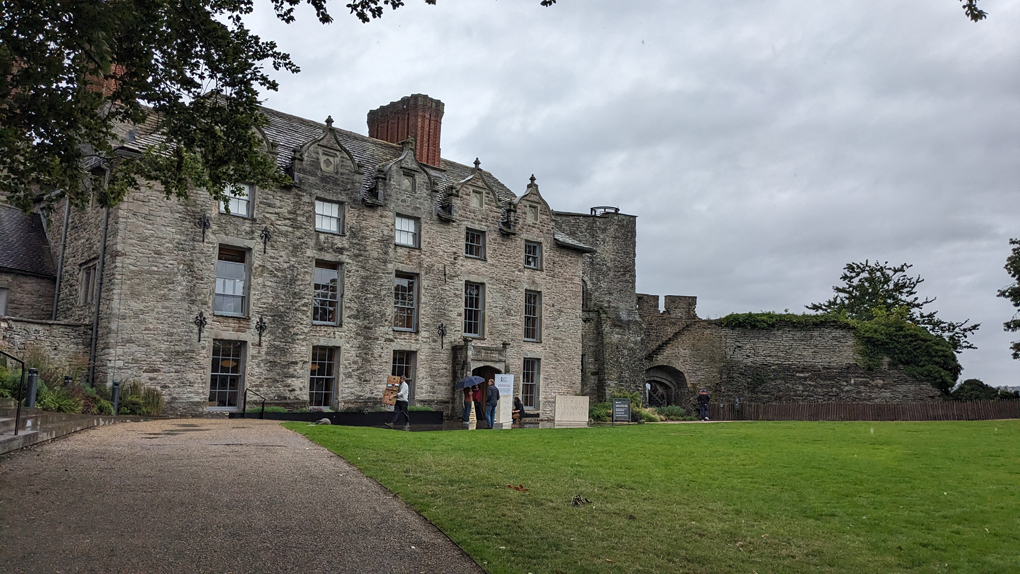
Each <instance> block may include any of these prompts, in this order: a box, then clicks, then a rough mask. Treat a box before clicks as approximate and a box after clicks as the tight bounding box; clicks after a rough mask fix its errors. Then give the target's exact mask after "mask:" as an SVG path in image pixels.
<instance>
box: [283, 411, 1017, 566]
mask: <svg viewBox="0 0 1020 574" xmlns="http://www.w3.org/2000/svg"><path fill="white" fill-rule="evenodd" d="M286 426H287V427H288V428H290V429H293V430H295V431H297V432H300V433H303V434H305V435H306V436H308V438H310V439H311V440H313V441H315V442H317V443H318V444H321V445H323V446H325V447H326V448H328V449H330V450H332V451H333V452H335V453H337V454H339V455H341V456H343V457H344V458H345V459H347V460H348V461H350V462H351V463H353V464H354V465H356V466H357V467H358V468H360V469H361V470H362V471H363V472H364V473H365V474H367V475H368V476H371V477H373V478H375V479H376V480H378V481H379V482H380V483H382V484H383V485H384V486H386V488H388V489H390V490H392V491H393V492H395V493H397V494H398V495H399V496H400V497H401V498H402V499H403V500H405V501H407V502H408V503H409V504H410V505H411V506H413V507H414V508H415V509H417V510H418V511H419V512H421V513H422V514H423V515H424V516H426V517H427V518H428V519H429V520H431V521H432V522H433V523H435V524H436V525H437V526H438V527H439V528H441V529H442V530H443V531H444V532H446V533H447V534H448V535H449V536H450V537H451V538H452V539H453V540H454V541H455V542H456V543H457V544H459V545H460V546H461V547H462V548H464V549H465V550H466V551H467V552H468V553H470V554H471V555H472V556H473V557H475V559H477V560H478V562H479V563H480V564H483V565H484V566H485V567H486V568H487V569H489V570H490V571H492V572H497V573H502V572H514V573H516V572H534V573H536V574H537V573H539V572H543V573H544V572H570V573H573V572H748V573H751V572H758V573H760V574H764V573H765V572H903V571H919V572H945V571H954V572H956V571H969V572H1017V571H1020V550H1018V548H1020V512H1018V508H1020V496H1018V495H1020V484H1018V482H1020V481H1018V476H1020V421H980V422H932V423H878V422H876V423H868V422H864V423H857V422H855V423H831V422H817V423H815V422H776V423H735V424H708V425H701V424H686V425H643V426H624V427H615V428H612V427H600V428H590V429H548V430H539V429H525V430H513V431H492V432H489V431H485V430H480V431H474V432H468V431H450V432H428V433H402V432H394V431H390V430H380V429H374V428H358V427H340V426H310V425H307V424H305V423H288V424H287V425H286ZM507 485H513V486H515V487H516V486H521V485H523V487H524V488H525V489H527V490H517V489H511V488H507ZM576 495H580V496H581V497H582V498H584V499H588V500H590V501H591V502H590V503H582V504H581V505H578V506H574V505H573V504H572V499H573V498H574V497H575V496H576Z"/></svg>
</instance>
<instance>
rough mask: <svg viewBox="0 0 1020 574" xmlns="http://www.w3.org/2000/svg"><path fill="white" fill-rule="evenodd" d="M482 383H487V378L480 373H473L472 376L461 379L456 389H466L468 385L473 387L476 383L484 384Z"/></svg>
mask: <svg viewBox="0 0 1020 574" xmlns="http://www.w3.org/2000/svg"><path fill="white" fill-rule="evenodd" d="M482 384H485V379H483V378H481V377H479V376H478V375H471V376H470V377H464V378H463V379H461V380H460V382H459V383H457V386H456V387H454V388H455V389H464V388H467V387H473V386H475V385H482Z"/></svg>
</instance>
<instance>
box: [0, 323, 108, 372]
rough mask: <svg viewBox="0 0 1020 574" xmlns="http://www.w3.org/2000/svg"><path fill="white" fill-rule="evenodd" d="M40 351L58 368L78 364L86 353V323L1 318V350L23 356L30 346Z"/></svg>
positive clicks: (87, 328)
mask: <svg viewBox="0 0 1020 574" xmlns="http://www.w3.org/2000/svg"><path fill="white" fill-rule="evenodd" d="M33 346H34V347H36V348H38V349H40V350H41V351H43V352H44V353H45V354H46V356H47V357H48V358H49V359H50V361H52V362H53V364H54V365H56V366H57V367H59V368H64V367H67V366H68V365H69V364H71V363H81V361H82V357H83V356H85V355H87V354H88V347H89V326H88V325H84V324H81V323H62V322H55V321H33V320H27V319H16V318H13V317H2V318H0V350H2V351H4V352H6V353H10V354H12V355H14V356H15V357H19V358H24V356H25V353H26V351H28V350H29V349H30V348H31V347H33Z"/></svg>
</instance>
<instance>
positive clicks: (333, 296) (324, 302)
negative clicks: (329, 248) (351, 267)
mask: <svg viewBox="0 0 1020 574" xmlns="http://www.w3.org/2000/svg"><path fill="white" fill-rule="evenodd" d="M341 296H342V293H341V289H340V264H339V263H329V262H326V261H316V262H315V283H314V294H313V295H312V322H313V323H316V324H319V325H338V324H339V323H340V298H341Z"/></svg>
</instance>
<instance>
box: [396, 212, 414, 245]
mask: <svg viewBox="0 0 1020 574" xmlns="http://www.w3.org/2000/svg"><path fill="white" fill-rule="evenodd" d="M396 232H397V235H396V242H397V245H403V246H405V247H418V219H417V218H414V217H407V216H404V215H398V216H397V218H396Z"/></svg>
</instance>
